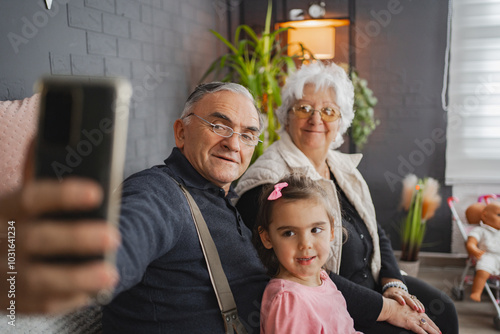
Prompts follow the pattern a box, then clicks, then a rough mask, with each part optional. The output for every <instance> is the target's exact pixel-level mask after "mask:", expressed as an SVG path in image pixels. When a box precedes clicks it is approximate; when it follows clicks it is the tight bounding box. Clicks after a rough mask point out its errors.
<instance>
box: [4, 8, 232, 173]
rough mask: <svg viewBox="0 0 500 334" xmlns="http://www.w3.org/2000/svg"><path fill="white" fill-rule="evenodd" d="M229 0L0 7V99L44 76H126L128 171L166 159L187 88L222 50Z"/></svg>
mask: <svg viewBox="0 0 500 334" xmlns="http://www.w3.org/2000/svg"><path fill="white" fill-rule="evenodd" d="M225 3H226V2H225V0H214V1H206V0H184V1H178V0H70V1H68V0H54V1H53V7H52V9H51V10H50V11H48V10H46V9H45V8H44V1H41V0H37V1H32V2H30V3H26V2H21V1H19V2H18V1H12V2H10V1H9V2H2V4H1V5H0V37H1V38H2V42H3V43H2V45H3V47H2V50H1V51H0V100H7V99H9V100H10V99H19V98H24V97H26V96H30V95H31V94H32V88H31V87H32V86H33V83H34V82H35V81H36V79H37V78H38V77H39V76H41V75H43V74H47V73H50V74H54V75H93V76H123V77H126V78H128V79H130V81H131V83H132V86H133V89H134V92H133V96H132V104H131V110H130V123H129V132H128V141H127V158H126V167H125V174H126V175H130V174H131V173H133V172H136V171H138V170H141V169H144V168H147V167H149V166H151V165H154V164H158V163H161V162H162V161H163V159H164V158H165V157H166V156H167V155H168V154H169V153H170V150H171V148H172V147H173V146H174V144H175V143H174V140H173V134H172V124H173V121H174V120H175V119H176V118H177V117H178V115H179V114H180V112H181V110H182V106H183V104H184V101H185V99H186V98H187V95H188V93H189V92H190V91H191V90H192V89H193V88H194V86H195V85H196V84H197V83H198V81H199V79H200V78H201V76H202V75H203V73H204V71H205V70H206V68H207V67H208V65H209V64H210V62H211V61H213V60H214V59H215V58H216V57H217V55H218V54H219V53H220V52H221V51H222V46H221V45H220V43H217V42H216V39H215V37H214V36H213V35H211V34H210V33H209V29H215V30H217V31H219V32H221V33H222V34H223V35H224V34H225V33H226V31H227V28H226V11H227V10H228V7H226V6H225Z"/></svg>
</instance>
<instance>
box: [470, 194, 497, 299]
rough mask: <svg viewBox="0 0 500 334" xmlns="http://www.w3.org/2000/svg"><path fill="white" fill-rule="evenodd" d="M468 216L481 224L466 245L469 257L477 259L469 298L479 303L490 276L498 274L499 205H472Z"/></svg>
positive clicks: (471, 234)
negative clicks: (479, 219) (476, 219)
mask: <svg viewBox="0 0 500 334" xmlns="http://www.w3.org/2000/svg"><path fill="white" fill-rule="evenodd" d="M469 215H470V216H471V217H474V216H475V217H480V218H481V221H482V222H483V224H481V226H478V227H475V228H474V229H473V230H472V231H471V232H470V233H469V237H468V239H467V244H466V246H467V251H468V252H469V255H471V256H474V257H475V258H476V259H477V264H476V275H475V276H474V282H473V283H472V291H471V295H470V298H471V299H472V300H474V301H477V302H479V301H481V293H482V292H483V288H484V285H485V284H486V281H487V280H488V278H489V277H490V275H499V274H500V203H498V202H492V203H489V204H487V205H474V204H473V205H471V206H470V207H469V208H468V209H467V218H469ZM472 220H474V219H472Z"/></svg>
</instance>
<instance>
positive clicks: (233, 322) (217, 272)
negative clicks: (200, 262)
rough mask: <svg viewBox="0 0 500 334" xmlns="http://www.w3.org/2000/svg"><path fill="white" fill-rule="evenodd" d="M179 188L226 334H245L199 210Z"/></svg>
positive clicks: (184, 191) (183, 190) (185, 192)
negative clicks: (188, 209)
mask: <svg viewBox="0 0 500 334" xmlns="http://www.w3.org/2000/svg"><path fill="white" fill-rule="evenodd" d="M176 182H177V181H176ZM178 184H179V183H178ZM179 186H180V188H181V190H182V192H183V193H184V195H185V196H186V198H187V200H188V204H189V207H190V209H191V215H192V216H193V220H194V224H195V226H196V231H197V232H198V238H199V239H200V244H201V249H202V250H203V255H204V256H205V261H206V263H207V268H208V273H209V274H210V280H211V281H212V286H213V288H214V291H215V295H216V296H217V302H218V303H219V308H220V310H221V313H222V318H223V320H224V326H225V327H226V334H234V333H236V334H247V331H246V329H245V327H244V326H243V324H242V323H241V322H240V319H239V318H238V311H237V310H236V303H235V302H234V298H233V294H232V292H231V288H230V287H229V283H228V282H227V278H226V274H224V270H223V269H222V265H221V263H220V258H219V253H218V252H217V248H216V247H215V243H214V240H213V239H212V236H211V235H210V231H209V230H208V227H207V223H206V222H205V219H203V216H202V214H201V212H200V209H199V208H198V205H197V204H196V202H195V201H194V199H193V197H192V196H191V194H190V193H189V191H188V190H187V189H186V188H185V187H184V186H183V185H182V184H179Z"/></svg>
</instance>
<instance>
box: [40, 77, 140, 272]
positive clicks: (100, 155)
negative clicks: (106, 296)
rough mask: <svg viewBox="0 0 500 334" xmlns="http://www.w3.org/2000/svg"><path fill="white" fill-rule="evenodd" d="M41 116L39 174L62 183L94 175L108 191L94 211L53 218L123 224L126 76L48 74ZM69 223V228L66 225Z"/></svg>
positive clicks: (76, 259) (59, 259)
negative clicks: (88, 76)
mask: <svg viewBox="0 0 500 334" xmlns="http://www.w3.org/2000/svg"><path fill="white" fill-rule="evenodd" d="M38 86H39V90H40V91H41V102H40V118H39V126H38V136H37V141H36V147H35V178H36V179H40V180H41V179H54V180H59V181H62V180H64V179H66V178H68V177H79V178H82V177H83V178H89V179H92V180H94V181H96V182H97V183H99V184H100V185H101V187H102V189H103V200H102V203H101V205H100V206H99V207H97V208H96V209H93V210H88V211H85V210H78V211H75V210H72V211H61V210H59V211H55V212H51V213H50V214H48V215H47V217H48V218H51V219H53V220H58V221H60V222H61V227H63V224H66V225H68V224H72V223H71V222H75V223H76V222H77V221H81V220H83V219H85V220H94V221H95V220H100V221H103V222H104V221H105V222H106V223H107V224H111V225H113V226H117V225H118V218H119V211H120V198H121V190H120V189H119V186H120V184H121V182H122V178H123V165H124V160H125V148H126V134H127V122H128V110H129V100H130V96H131V87H130V84H129V83H128V82H127V81H125V80H122V79H111V78H92V79H89V78H79V77H46V78H43V79H42V80H41V81H40V82H39V85H38ZM66 227H67V226H66ZM102 259H105V260H106V261H107V262H109V263H110V264H112V265H114V263H115V254H114V252H108V253H106V254H85V255H83V254H57V255H51V256H43V257H41V258H40V260H42V261H45V262H51V263H55V264H79V263H83V262H89V261H94V260H102Z"/></svg>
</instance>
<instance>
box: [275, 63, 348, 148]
mask: <svg viewBox="0 0 500 334" xmlns="http://www.w3.org/2000/svg"><path fill="white" fill-rule="evenodd" d="M307 84H312V85H314V86H315V88H316V91H318V90H320V89H327V88H333V90H334V91H335V93H336V95H337V101H336V103H337V105H338V106H339V108H340V114H341V115H342V117H341V118H340V126H339V131H338V133H337V137H336V138H335V140H334V141H333V143H332V148H337V147H339V146H340V145H342V143H343V142H344V139H343V138H342V136H343V135H344V133H345V132H346V131H347V129H348V128H349V126H351V123H352V119H353V118H354V109H353V105H354V87H353V85H352V82H351V80H350V79H349V77H348V76H347V73H346V72H345V70H344V69H343V68H342V67H340V66H338V65H336V64H335V63H333V62H332V63H330V64H323V63H322V62H319V61H318V62H314V63H311V64H304V65H302V67H301V68H300V69H298V70H297V71H296V72H294V73H293V74H291V75H290V76H289V77H288V79H287V81H286V84H285V86H284V87H283V88H282V90H281V101H282V104H281V106H280V107H279V108H278V109H277V110H276V116H277V117H278V120H279V122H280V124H281V126H282V131H284V129H285V127H286V125H288V113H289V111H290V110H291V109H292V107H293V106H294V104H295V103H296V102H297V101H298V100H300V99H301V98H302V97H303V95H304V87H305V85H307Z"/></svg>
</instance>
